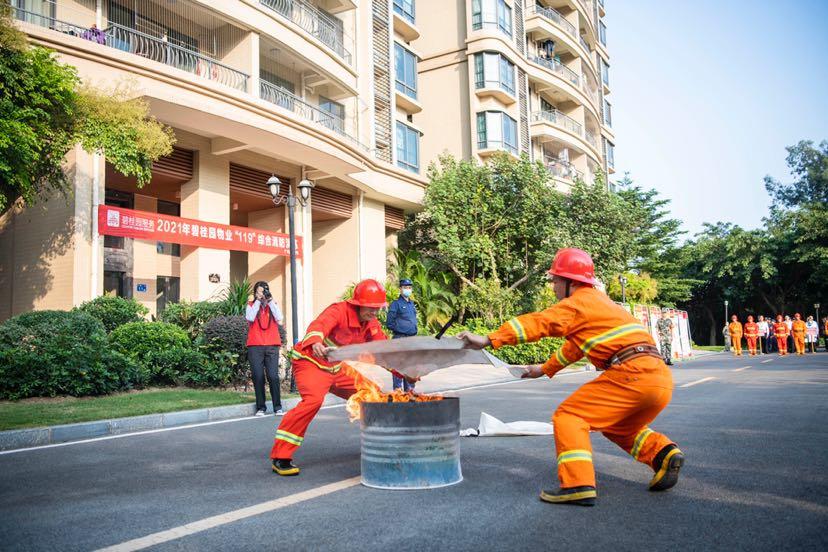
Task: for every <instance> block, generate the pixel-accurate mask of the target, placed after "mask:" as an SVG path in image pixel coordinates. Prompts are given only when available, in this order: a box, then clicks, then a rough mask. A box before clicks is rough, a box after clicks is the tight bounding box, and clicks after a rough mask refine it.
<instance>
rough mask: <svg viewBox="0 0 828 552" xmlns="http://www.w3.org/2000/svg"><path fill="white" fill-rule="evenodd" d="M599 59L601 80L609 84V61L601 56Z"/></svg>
mask: <svg viewBox="0 0 828 552" xmlns="http://www.w3.org/2000/svg"><path fill="white" fill-rule="evenodd" d="M598 60H599V62H600V64H601V81H602V82H603V83H604V84H606V85H607V86H609V65H607V62H606V61H604V59H603V58H601V57H599V58H598Z"/></svg>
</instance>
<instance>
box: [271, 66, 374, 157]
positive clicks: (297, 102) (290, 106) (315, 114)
mask: <svg viewBox="0 0 828 552" xmlns="http://www.w3.org/2000/svg"><path fill="white" fill-rule="evenodd" d="M259 96H260V97H261V98H262V99H263V100H266V101H268V102H270V103H272V104H276V105H278V106H279V107H283V108H284V109H287V110H288V111H292V112H293V113H295V114H296V115H298V116H299V117H301V118H303V119H305V120H306V121H310V122H312V123H316V124H318V125H320V126H323V127H325V128H327V129H328V130H332V131H334V132H335V133H336V134H337V135H339V136H340V137H341V138H344V139H345V141H347V142H348V143H349V144H351V145H353V146H354V147H356V148H358V149H360V150H362V151H365V152H367V151H369V150H368V147H367V146H366V145H365V144H363V143H362V142H360V141H359V140H357V139H356V138H354V137H353V136H351V135H350V134H348V133H347V132H346V131H345V120H344V119H342V118H340V117H337V116H336V115H334V114H333V113H329V112H327V111H325V110H324V109H320V108H319V107H318V106H315V105H312V104H309V103H308V102H306V101H304V100H302V99H301V98H299V97H297V96H295V95H293V94H292V93H290V92H288V91H287V90H285V89H284V88H282V87H281V86H278V85H275V84H273V83H271V82H268V81H266V80H264V79H262V80H260V81H259Z"/></svg>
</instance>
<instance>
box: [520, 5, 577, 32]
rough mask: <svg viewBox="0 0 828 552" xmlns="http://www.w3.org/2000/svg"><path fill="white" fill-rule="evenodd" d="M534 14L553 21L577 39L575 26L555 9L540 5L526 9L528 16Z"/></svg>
mask: <svg viewBox="0 0 828 552" xmlns="http://www.w3.org/2000/svg"><path fill="white" fill-rule="evenodd" d="M533 13H535V14H538V15H540V16H541V17H543V18H545V19H547V20H549V21H551V22H552V23H554V24H555V25H557V26H558V27H560V28H561V29H563V30H564V31H566V33H567V34H568V35H570V36H571V37H572V38H576V37H577V36H578V32H577V30H576V29H575V25H573V24H572V23H570V22H569V21H567V20H566V19H565V18H564V16H563V15H561V13H560V12H559V11H558V10H556V9H554V8H544V7H541V6H538V5H534V6H527V7H526V16H527V17H528V16H530V15H532V14H533Z"/></svg>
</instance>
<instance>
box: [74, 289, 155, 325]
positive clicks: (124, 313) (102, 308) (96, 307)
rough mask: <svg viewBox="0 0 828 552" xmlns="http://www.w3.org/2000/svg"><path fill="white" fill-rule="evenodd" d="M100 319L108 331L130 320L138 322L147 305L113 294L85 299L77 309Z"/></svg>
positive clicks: (141, 318)
mask: <svg viewBox="0 0 828 552" xmlns="http://www.w3.org/2000/svg"><path fill="white" fill-rule="evenodd" d="M75 310H79V311H81V312H85V313H86V314H88V315H90V316H93V317H95V318H97V319H98V320H100V321H101V323H102V324H103V325H104V329H106V332H107V333H109V332H111V331H112V330H114V329H115V328H117V327H118V326H123V325H124V324H128V323H130V322H140V321H141V320H143V319H144V316H145V315H146V314H147V313H148V312H149V310H148V309H147V307H145V306H144V305H142V304H141V303H139V302H138V301H136V300H135V299H124V298H123V297H117V296H115V295H101V296H100V297H96V298H95V299H92V300H91V301H86V302H85V303H83V304H82V305H81V306H80V307H77V309H75Z"/></svg>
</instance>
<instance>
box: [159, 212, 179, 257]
mask: <svg viewBox="0 0 828 552" xmlns="http://www.w3.org/2000/svg"><path fill="white" fill-rule="evenodd" d="M156 210H157V211H158V213H159V214H161V215H170V216H172V217H180V216H181V206H180V205H179V204H178V203H173V202H171V201H163V200H160V199H159V200H158V207H157V208H156ZM155 251H156V252H158V253H159V254H160V255H170V256H173V257H180V256H181V244H180V243H166V242H158V243H156V245H155Z"/></svg>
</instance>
